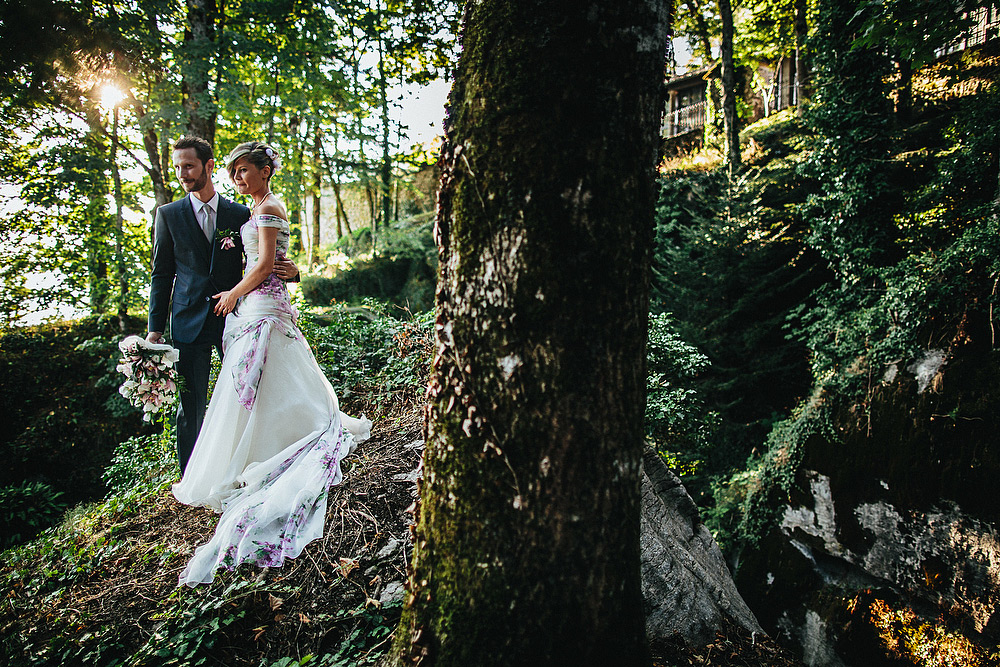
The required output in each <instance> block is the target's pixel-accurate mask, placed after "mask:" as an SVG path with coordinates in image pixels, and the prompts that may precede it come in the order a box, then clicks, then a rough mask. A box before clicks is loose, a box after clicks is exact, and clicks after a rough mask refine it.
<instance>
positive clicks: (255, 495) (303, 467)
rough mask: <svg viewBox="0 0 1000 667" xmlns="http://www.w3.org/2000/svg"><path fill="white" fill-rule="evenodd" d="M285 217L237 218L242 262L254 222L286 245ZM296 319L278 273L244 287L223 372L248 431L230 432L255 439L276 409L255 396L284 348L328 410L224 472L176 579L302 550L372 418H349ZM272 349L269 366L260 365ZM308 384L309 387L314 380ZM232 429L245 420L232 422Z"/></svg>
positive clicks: (205, 576) (268, 388) (229, 328)
mask: <svg viewBox="0 0 1000 667" xmlns="http://www.w3.org/2000/svg"><path fill="white" fill-rule="evenodd" d="M287 224H288V223H287V222H285V221H283V220H281V219H280V218H276V217H274V216H255V217H254V218H251V220H250V221H248V222H247V223H246V224H245V225H244V226H243V228H242V229H241V230H240V231H241V235H242V239H243V245H244V249H245V251H246V253H247V263H248V268H249V267H250V266H252V265H253V264H254V263H256V261H257V252H258V235H257V228H258V226H276V227H279V233H278V248H277V250H276V253H278V256H280V254H281V253H284V252H287V248H288V233H287ZM296 319H297V313H296V312H295V309H294V308H293V307H292V306H291V303H290V302H289V299H288V292H287V290H286V289H285V285H284V282H282V281H280V280H278V279H277V276H275V275H273V274H272V275H271V276H269V277H268V279H267V280H265V281H264V282H262V283H261V285H259V286H258V287H257V289H255V290H253V291H251V292H250V293H249V294H247V295H246V296H244V297H243V299H242V300H241V303H240V307H239V309H238V310H237V312H234V313H232V314H230V315H229V317H228V318H227V320H226V332H225V336H224V340H223V349H224V350H225V358H224V362H223V365H224V367H226V375H225V377H226V379H227V380H228V379H229V378H232V382H233V385H232V388H233V390H235V392H236V394H237V397H238V400H239V404H240V405H241V406H242V407H243V408H245V412H244V410H241V409H239V408H236V407H235V406H233V408H234V411H235V412H239V413H240V415H241V416H240V418H239V419H241V420H244V422H243V423H246V424H248V426H247V427H246V428H247V429H248V430H247V431H239V430H237V431H236V433H235V436H234V437H235V438H237V439H240V438H243V437H247V438H248V439H249V441H252V439H253V437H254V436H253V434H252V433H253V429H254V426H253V424H254V420H256V419H267V420H268V422H269V423H273V421H274V418H275V414H273V413H270V412H268V409H269V407H270V406H271V404H270V402H269V400H268V398H262V399H261V401H257V398H258V396H264V397H270V396H273V394H272V393H270V392H272V391H273V390H275V387H273V386H272V385H270V384H263V385H262V380H263V381H264V382H267V381H268V377H270V376H269V375H268V374H269V373H275V374H276V375H275V376H274V377H275V378H276V379H279V378H280V375H281V373H288V372H289V368H287V367H283V366H281V365H280V364H281V363H284V362H285V360H287V359H288V358H289V356H288V355H291V358H293V359H300V360H301V359H308V360H309V362H308V363H305V364H302V365H298V366H296V367H294V368H293V369H292V370H294V371H295V372H300V373H306V374H309V373H315V374H316V376H317V377H318V378H319V381H320V382H321V385H320V387H319V390H322V391H326V390H327V389H328V390H329V391H330V393H331V400H330V403H329V410H330V412H329V413H328V414H327V413H319V414H318V418H317V419H316V421H315V422H314V424H315V425H314V426H312V427H311V430H310V431H308V432H307V434H305V435H303V436H301V439H300V440H294V441H290V442H287V443H285V444H284V445H283V446H282V447H281V448H278V449H277V450H276V451H277V453H276V454H272V455H271V458H269V459H267V460H266V461H259V462H255V463H252V464H250V465H249V466H247V467H245V468H244V469H243V470H242V472H238V473H237V474H238V475H239V476H238V477H236V478H235V482H234V483H230V482H232V480H231V479H228V478H227V480H228V481H227V484H226V485H225V486H224V491H220V492H219V494H220V495H219V496H218V502H219V505H221V510H222V514H221V516H220V517H219V524H218V526H217V527H216V530H215V534H214V535H213V537H212V539H211V540H209V542H207V543H206V544H204V545H202V546H200V547H198V549H197V550H196V551H195V553H194V555H193V556H192V558H191V560H190V561H189V563H188V565H187V567H186V568H185V569H184V571H183V572H182V573H181V576H180V583H181V584H186V585H188V586H195V585H197V584H199V583H209V582H211V581H212V580H213V579H214V577H215V571H216V570H217V569H218V568H224V569H228V570H234V569H236V568H238V567H239V566H240V565H242V564H246V563H250V564H254V565H257V566H261V567H279V566H281V565H282V563H284V561H285V560H287V559H289V558H295V557H297V556H298V555H299V554H301V552H302V550H303V549H304V548H305V546H306V545H307V544H308V543H309V542H311V541H312V540H314V539H317V538H319V537H322V535H323V524H324V522H325V518H326V507H327V500H328V497H329V489H330V487H332V486H333V485H335V484H339V483H340V481H341V480H342V479H343V474H342V471H341V468H340V462H341V460H342V459H343V457H344V456H345V455H346V454H348V453H350V452H351V451H353V449H354V447H355V446H356V444H355V442H356V440H355V438H356V437H357V439H358V440H364V439H366V438H367V437H368V435H369V430H370V428H371V422H370V421H367V420H364V419H362V420H361V421H360V422H359V421H358V420H352V419H351V418H350V417H346V416H345V415H342V414H341V413H340V412H339V409H338V406H337V402H336V397H335V396H333V395H332V388H330V387H329V383H328V382H327V381H326V378H324V377H323V376H322V371H321V370H320V369H319V367H318V366H316V363H315V359H314V357H313V355H312V352H311V350H310V349H309V345H308V343H307V342H306V340H305V338H304V337H303V336H302V333H301V331H299V329H298V327H297V326H296ZM269 351H270V353H271V354H270V357H271V364H272V367H270V368H271V369H270V370H265V368H268V367H267V366H266V365H265V361H266V360H267V359H268V356H269V354H268V353H269ZM292 351H294V354H292ZM274 364H279V365H277V366H275V365H274ZM230 370H231V372H230ZM279 384H280V383H279ZM324 385H325V386H324ZM312 386H313V387H314V390H315V385H312ZM219 387H223V388H222V389H220V388H219ZM222 391H227V392H228V391H231V390H230V389H229V385H228V382H225V383H223V382H222V378H221V377H220V385H217V392H216V393H217V395H218V396H224V395H226V394H222V393H219V392H222ZM262 392H263V393H262ZM214 400H215V399H214V398H213V401H214ZM229 400H231V399H229ZM258 403H259V405H258ZM234 419H235V418H234ZM344 419H347V420H349V421H348V422H347V424H348V425H351V424H353V426H352V427H351V429H350V430H349V429H348V428H347V426H345V422H344V421H343V420H344ZM206 423H207V422H206ZM234 428H235V429H239V428H243V427H239V426H236V425H235V424H234ZM226 437H230V436H229V435H228V434H227V436H226ZM241 442H242V440H241ZM268 451H275V450H268ZM182 483H183V482H182ZM218 488H223V487H222V486H220V487H218ZM212 493H215V491H214V490H213V491H212ZM213 507H216V509H218V507H217V506H215V505H213Z"/></svg>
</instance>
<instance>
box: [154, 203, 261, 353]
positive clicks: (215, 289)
mask: <svg viewBox="0 0 1000 667" xmlns="http://www.w3.org/2000/svg"><path fill="white" fill-rule="evenodd" d="M249 218H250V209H248V208H247V207H246V206H243V205H242V204H238V203H236V202H232V201H229V200H228V199H225V198H223V197H222V196H221V195H220V196H219V208H218V212H217V213H216V220H215V229H216V238H215V239H213V240H212V242H209V241H208V240H207V239H206V238H205V233H204V232H203V231H202V230H201V227H200V226H199V225H198V220H197V219H196V218H195V215H194V210H193V209H192V207H191V201H190V199H189V197H188V196H185V197H183V198H182V199H178V200H177V201H173V202H170V203H169V204H164V205H163V206H161V207H160V208H159V209H157V211H156V221H155V223H154V236H153V274H152V281H151V285H150V289H149V331H159V332H163V331H165V327H166V323H167V313H168V312H169V313H170V331H171V338H172V339H173V340H174V341H176V342H179V343H193V342H194V340H195V339H196V338H197V337H198V334H199V333H201V330H202V329H203V328H204V327H205V324H206V322H211V323H212V325H213V326H214V327H217V328H218V331H219V334H221V331H222V322H223V318H219V317H217V316H216V315H215V314H214V312H213V308H214V306H215V302H214V301H213V299H212V295H213V294H218V293H219V292H223V291H225V290H229V289H232V288H233V287H235V285H236V283H238V282H239V281H240V278H241V277H242V274H243V243H242V241H241V240H240V227H241V226H242V225H243V223H244V222H246V221H247V220H248V219H249ZM227 234H228V235H229V236H231V237H232V239H233V241H234V243H235V247H233V248H230V249H223V248H222V242H221V240H220V238H219V237H220V235H227Z"/></svg>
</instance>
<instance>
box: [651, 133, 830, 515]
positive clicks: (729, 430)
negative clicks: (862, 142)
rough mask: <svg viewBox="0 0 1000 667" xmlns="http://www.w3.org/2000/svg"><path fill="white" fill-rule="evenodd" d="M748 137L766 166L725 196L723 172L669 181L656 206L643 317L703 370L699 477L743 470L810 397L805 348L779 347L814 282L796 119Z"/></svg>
mask: <svg viewBox="0 0 1000 667" xmlns="http://www.w3.org/2000/svg"><path fill="white" fill-rule="evenodd" d="M746 134H747V135H748V136H753V137H754V140H755V142H756V143H757V144H758V146H759V147H760V148H759V150H760V151H762V152H763V153H765V154H766V155H767V157H766V158H765V159H764V160H763V161H761V162H759V163H751V164H750V165H748V168H747V172H746V176H745V178H744V179H741V181H740V182H738V183H737V184H736V185H735V186H734V187H733V188H728V187H727V184H726V180H725V175H724V174H722V173H721V172H694V173H671V174H668V175H666V176H665V177H664V178H663V180H662V182H661V192H660V199H659V202H658V204H657V216H656V243H655V246H654V253H653V299H652V308H653V310H654V312H667V313H670V315H671V317H672V318H673V319H674V324H673V328H674V330H675V331H676V332H677V334H678V335H679V336H680V337H681V339H683V340H684V341H686V342H687V343H689V344H691V345H693V346H694V347H695V348H697V349H698V350H699V351H701V352H702V353H703V354H704V355H705V356H706V357H707V358H708V360H709V362H710V363H709V365H708V367H707V368H706V369H705V370H704V371H703V372H701V373H699V374H698V376H697V377H695V378H693V379H692V381H691V383H690V388H691V389H693V390H695V391H697V392H698V394H699V395H700V396H701V400H702V401H704V403H705V410H706V411H708V412H711V413H715V414H717V415H718V420H717V422H716V425H715V427H714V428H713V432H712V436H711V439H712V442H711V446H710V447H705V448H703V449H702V451H701V453H700V454H699V458H701V459H702V460H703V464H702V466H701V468H700V473H701V474H702V475H704V476H705V480H707V479H708V478H710V477H714V476H718V475H728V474H730V473H732V472H734V471H737V470H740V469H742V467H743V466H744V462H745V461H746V459H747V457H748V456H749V455H750V454H751V452H752V451H753V450H754V448H756V447H758V446H759V445H760V443H761V442H762V441H763V439H764V438H765V437H766V435H767V432H768V430H770V428H771V425H772V424H773V422H774V421H775V419H776V415H779V414H781V413H782V412H784V411H787V410H789V409H791V407H792V406H793V405H794V404H795V401H796V400H798V398H799V397H800V396H801V395H802V394H803V393H804V392H805V391H807V390H808V387H809V382H810V378H809V366H808V356H807V350H806V348H805V347H804V346H803V345H801V344H792V345H789V344H788V341H787V340H786V331H785V326H786V320H787V317H788V315H789V313H790V312H792V311H793V309H795V308H796V307H798V306H799V305H800V304H801V303H803V302H804V300H806V299H808V298H809V294H810V291H811V290H812V289H813V288H814V287H815V286H816V285H817V284H818V283H819V282H821V281H822V280H823V274H822V272H820V271H818V270H817V267H816V263H815V257H814V256H811V255H810V254H809V253H808V252H806V251H805V250H804V248H803V243H802V236H803V225H802V221H801V218H800V217H799V215H798V213H797V208H796V207H797V206H798V205H799V204H800V203H801V202H802V201H803V200H804V199H805V197H806V196H807V193H808V192H809V191H810V189H811V188H810V186H809V184H808V183H806V182H803V181H802V179H801V178H800V177H799V176H798V174H797V171H796V169H797V165H798V157H797V155H798V151H799V150H800V149H801V127H800V125H799V122H798V121H797V120H796V119H795V118H794V117H790V116H787V115H786V116H784V117H783V119H782V120H780V121H775V120H773V119H772V120H769V121H768V122H766V123H762V127H755V128H750V129H748V130H747V133H746ZM685 483H689V480H687V479H685ZM705 486H706V484H702V489H704V487H705ZM696 498H697V499H698V501H699V502H700V503H704V502H706V499H705V498H703V497H701V496H700V491H699V494H698V495H696Z"/></svg>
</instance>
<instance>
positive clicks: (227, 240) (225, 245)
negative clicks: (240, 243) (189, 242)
mask: <svg viewBox="0 0 1000 667" xmlns="http://www.w3.org/2000/svg"><path fill="white" fill-rule="evenodd" d="M234 236H235V235H234V233H233V230H231V229H219V230H217V231H216V232H215V240H216V241H218V242H219V247H220V248H221V249H222V250H232V249H233V248H235V247H236V241H235V240H234Z"/></svg>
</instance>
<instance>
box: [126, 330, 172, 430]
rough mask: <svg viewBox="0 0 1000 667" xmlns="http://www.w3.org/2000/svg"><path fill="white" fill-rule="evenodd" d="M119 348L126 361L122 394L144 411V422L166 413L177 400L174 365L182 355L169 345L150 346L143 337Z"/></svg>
mask: <svg viewBox="0 0 1000 667" xmlns="http://www.w3.org/2000/svg"><path fill="white" fill-rule="evenodd" d="M118 348H119V349H120V350H121V351H122V355H123V356H122V358H121V359H119V360H118V366H117V370H118V372H120V373H122V374H123V375H124V376H125V382H124V383H122V386H121V387H120V388H119V389H118V392H119V393H120V394H121V395H122V396H124V397H125V398H126V399H128V401H129V402H130V403H131V404H132V405H134V406H135V407H137V408H142V418H143V419H144V420H146V421H152V420H153V417H155V416H156V415H159V414H161V413H165V412H166V411H167V409H168V408H170V407H171V406H172V405H173V404H174V403H175V402H176V400H177V393H178V388H177V379H178V375H177V371H176V370H175V369H174V363H175V362H176V361H177V358H178V352H177V350H175V349H174V348H172V347H171V346H169V345H157V344H154V343H148V342H146V340H145V339H143V338H140V337H139V336H129V337H127V338H126V339H125V340H123V341H122V342H121V343H119V344H118Z"/></svg>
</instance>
